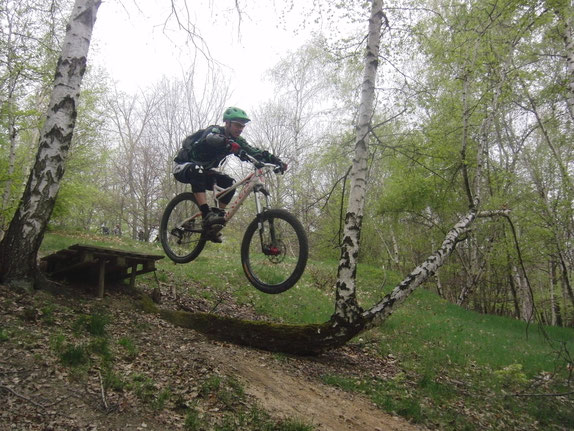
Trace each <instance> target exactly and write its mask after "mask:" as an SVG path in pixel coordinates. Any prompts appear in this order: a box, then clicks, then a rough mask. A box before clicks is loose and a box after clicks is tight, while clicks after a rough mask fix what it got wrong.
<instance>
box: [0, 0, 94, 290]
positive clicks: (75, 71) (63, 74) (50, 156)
mask: <svg viewBox="0 0 574 431" xmlns="http://www.w3.org/2000/svg"><path fill="white" fill-rule="evenodd" d="M100 3H101V1H100V0H76V2H75V4H74V8H73V11H72V15H71V17H70V20H69V22H68V26H67V30H66V36H65V38H64V44H63V46H62V53H61V55H60V58H59V59H58V64H57V68H56V73H55V77H54V89H53V91H52V96H51V98H50V104H49V107H48V111H47V114H46V119H45V123H44V126H43V128H42V131H41V134H40V142H39V148H38V153H37V155H36V162H35V164H34V167H33V168H32V171H31V173H30V176H29V178H28V183H27V184H26V189H25V191H24V194H23V196H22V199H21V201H20V204H19V206H18V209H17V210H16V213H15V215H14V218H13V219H12V221H11V223H10V226H9V227H8V230H7V232H6V235H5V237H4V239H3V240H2V242H1V243H0V280H2V281H3V282H7V283H10V284H20V283H24V286H26V287H30V286H31V285H32V284H33V282H34V280H35V277H36V271H37V264H36V255H37V252H38V249H39V248H40V244H41V243H42V239H43V237H44V231H45V229H46V225H47V224H48V220H49V219H50V216H51V214H52V210H53V208H54V203H55V201H56V197H57V195H58V191H59V189H60V180H61V179H62V176H63V175H64V171H65V168H66V160H67V156H68V150H69V148H70V144H71V142H72V135H73V132H74V126H75V122H76V115H77V105H78V100H79V97H80V84H81V82H82V78H83V76H84V72H85V71H86V63H87V56H88V50H89V46H90V40H91V37H92V31H93V28H94V23H95V20H96V14H97V11H98V7H99V6H100Z"/></svg>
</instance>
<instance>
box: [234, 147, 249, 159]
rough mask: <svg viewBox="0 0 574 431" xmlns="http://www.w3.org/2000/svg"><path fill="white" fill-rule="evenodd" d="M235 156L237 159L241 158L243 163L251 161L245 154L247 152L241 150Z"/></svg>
mask: <svg viewBox="0 0 574 431" xmlns="http://www.w3.org/2000/svg"><path fill="white" fill-rule="evenodd" d="M235 155H236V156H237V157H239V160H241V161H243V162H248V161H249V157H248V156H247V153H246V152H245V150H239V151H238V152H236V153H235Z"/></svg>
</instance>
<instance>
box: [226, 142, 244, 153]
mask: <svg viewBox="0 0 574 431" xmlns="http://www.w3.org/2000/svg"><path fill="white" fill-rule="evenodd" d="M227 150H228V151H229V152H230V153H233V154H237V153H239V151H240V150H241V146H240V145H239V144H238V143H237V142H235V141H232V140H228V141H227Z"/></svg>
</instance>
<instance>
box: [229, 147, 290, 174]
mask: <svg viewBox="0 0 574 431" xmlns="http://www.w3.org/2000/svg"><path fill="white" fill-rule="evenodd" d="M237 157H239V160H242V161H244V162H250V163H252V164H253V166H255V167H256V168H257V169H261V168H265V167H268V168H271V167H272V168H273V172H274V173H276V174H278V173H283V170H282V169H281V166H277V165H276V164H275V163H266V162H262V161H261V160H257V159H256V158H255V157H253V156H251V155H249V154H247V153H246V152H245V150H241V151H239V152H238V153H237Z"/></svg>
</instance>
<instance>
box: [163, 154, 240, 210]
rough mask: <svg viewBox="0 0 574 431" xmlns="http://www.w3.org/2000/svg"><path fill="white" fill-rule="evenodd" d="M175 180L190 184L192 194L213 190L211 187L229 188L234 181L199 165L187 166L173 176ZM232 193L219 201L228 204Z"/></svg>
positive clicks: (227, 176)
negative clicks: (215, 185)
mask: <svg viewBox="0 0 574 431" xmlns="http://www.w3.org/2000/svg"><path fill="white" fill-rule="evenodd" d="M173 175H174V177H175V179H176V180H178V181H179V182H181V183H186V184H191V190H192V191H193V193H202V192H205V191H207V190H213V185H214V184H217V185H218V186H219V187H223V188H227V187H231V186H232V185H233V183H234V182H235V180H234V179H233V178H231V177H230V176H229V175H225V174H222V173H221V172H219V171H216V170H214V169H205V168H203V167H201V166H199V165H195V164H189V165H187V166H186V167H185V169H183V170H181V171H179V172H177V173H175V174H173ZM233 194H234V193H233V192H232V193H228V194H227V195H225V196H224V197H223V198H222V199H221V201H222V202H224V203H229V202H230V201H231V198H232V197H233Z"/></svg>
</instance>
